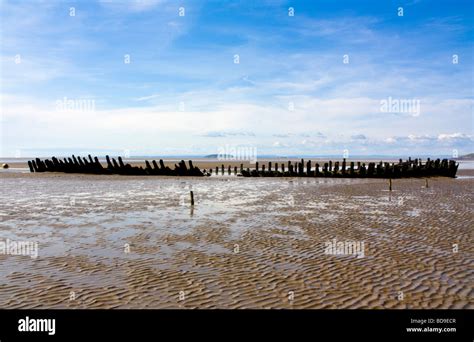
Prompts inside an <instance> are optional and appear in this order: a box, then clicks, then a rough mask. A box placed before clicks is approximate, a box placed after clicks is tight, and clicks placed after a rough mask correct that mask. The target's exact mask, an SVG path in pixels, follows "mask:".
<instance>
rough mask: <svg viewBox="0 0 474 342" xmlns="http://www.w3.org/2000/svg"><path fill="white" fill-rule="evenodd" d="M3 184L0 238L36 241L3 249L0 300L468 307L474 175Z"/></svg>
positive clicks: (66, 179) (76, 178)
mask: <svg viewBox="0 0 474 342" xmlns="http://www.w3.org/2000/svg"><path fill="white" fill-rule="evenodd" d="M0 183H1V189H2V192H1V210H0V215H1V216H0V217H1V223H0V240H5V239H7V238H8V239H11V240H21V241H24V240H26V241H37V242H38V244H39V257H38V258H36V259H33V258H30V257H28V256H15V255H0V308H474V305H473V303H474V300H473V294H474V292H473V290H472V288H473V284H474V271H473V269H474V268H473V263H474V262H473V261H474V247H473V246H474V244H473V242H474V241H473V240H474V236H473V232H472V229H473V221H474V220H473V216H474V215H473V212H474V210H473V203H474V193H473V190H472V189H473V185H474V179H473V178H459V179H443V178H438V179H430V180H429V187H428V188H425V187H424V185H425V180H424V179H404V180H395V181H393V189H394V191H392V192H391V193H389V192H388V191H387V189H388V185H387V181H386V180H367V179H366V180H349V179H330V180H329V179H327V180H325V179H286V178H278V179H274V178H265V179H263V178H248V179H242V178H237V177H222V176H218V177H211V178H167V177H123V176H91V175H67V174H29V173H27V174H19V173H14V172H13V173H2V174H0ZM190 190H193V191H194V194H195V201H196V204H195V206H194V209H192V208H191V206H190V203H189V191H190ZM332 239H337V240H338V241H360V242H364V245H365V256H364V257H362V258H356V257H355V256H352V255H327V254H325V253H324V251H325V242H327V241H330V240H332ZM453 244H457V245H458V252H457V253H456V252H454V251H453ZM127 246H129V249H130V250H129V251H128V250H127ZM401 294H402V295H403V298H402V297H401Z"/></svg>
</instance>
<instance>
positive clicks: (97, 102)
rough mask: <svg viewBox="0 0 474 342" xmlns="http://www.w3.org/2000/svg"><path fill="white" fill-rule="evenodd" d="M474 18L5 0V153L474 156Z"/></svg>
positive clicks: (377, 8) (275, 5) (318, 8)
mask: <svg viewBox="0 0 474 342" xmlns="http://www.w3.org/2000/svg"><path fill="white" fill-rule="evenodd" d="M72 7H73V8H74V11H75V13H74V14H75V15H74V16H71V15H70V14H71V8H72ZM290 7H291V8H293V10H294V15H293V16H290V15H289V8H290ZM400 7H402V9H403V16H399V13H400V9H399V8H400ZM180 8H181V14H183V12H182V10H183V9H184V16H180ZM473 12H474V11H473V4H472V1H426V0H425V1H423V0H419V1H416V0H410V1H360V0H358V1H333V0H327V1H324V0H319V1H276V0H275V1H243V0H241V1H200V0H195V1H165V0H161V1H151V0H149V1H146V0H142V1H89V0H88V1H77V2H74V1H53V0H51V1H5V0H1V1H0V23H1V24H0V25H1V81H2V82H1V96H2V97H1V108H2V117H1V134H2V137H1V150H0V156H3V157H8V156H25V157H26V156H32V155H50V154H53V153H54V154H68V153H70V152H74V153H77V152H82V153H87V152H91V153H96V154H101V153H106V152H107V153H115V154H121V153H122V152H123V151H126V150H128V151H130V154H131V155H146V154H151V155H176V154H212V153H217V151H218V150H219V149H220V148H222V147H225V146H233V147H235V146H237V147H238V146H250V147H254V148H257V150H258V153H259V154H279V155H288V154H291V155H294V154H306V155H308V154H312V155H324V154H336V155H337V154H342V153H343V151H344V150H348V152H349V155H373V154H387V155H409V154H410V155H416V154H418V155H421V154H423V155H426V154H432V155H438V154H446V155H451V154H452V153H453V152H452V151H453V150H457V151H458V153H459V154H464V153H470V152H473V151H474V149H473V145H474V144H473V142H474V133H473V122H474V119H473V109H472V108H473V103H474V101H473V63H474V56H473V40H474V35H473V32H474V31H473V27H474V25H473V19H474V18H473ZM126 55H127V56H129V58H130V63H125V61H126V58H128V57H127V56H126ZM453 55H456V57H453ZM455 58H457V63H453V61H454V59H455ZM237 59H238V63H236V61H237ZM345 62H346V63H345ZM384 101H385V103H386V102H388V101H391V103H397V102H398V103H402V102H403V103H405V104H407V103H408V105H407V106H408V107H404V108H405V109H401V107H399V108H397V107H393V106H392V107H390V108H389V110H383V109H382V103H384ZM84 103H87V106H86V107H84V105H83V104H84ZM81 105H82V107H81Z"/></svg>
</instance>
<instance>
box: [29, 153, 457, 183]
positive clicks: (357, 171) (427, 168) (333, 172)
mask: <svg viewBox="0 0 474 342" xmlns="http://www.w3.org/2000/svg"><path fill="white" fill-rule="evenodd" d="M117 159H118V162H117V160H115V158H112V160H111V159H110V157H109V156H106V161H107V166H106V167H104V166H103V165H102V164H101V163H100V162H99V159H98V158H97V157H94V158H92V157H91V155H88V158H85V157H76V156H74V155H73V156H72V157H71V158H63V159H58V158H56V157H52V158H51V159H45V160H41V159H40V158H36V159H34V160H30V161H28V166H29V168H30V171H31V172H65V173H89V174H100V175H111V174H117V175H140V176H142V175H143V176H147V175H149V176H152V175H156V176H197V177H202V176H210V175H212V173H213V172H212V168H211V169H209V171H207V170H206V169H204V170H202V171H201V170H200V169H199V168H198V167H196V166H194V165H193V162H192V160H190V161H189V162H188V166H186V163H185V162H184V160H182V161H180V162H179V163H178V164H175V165H174V169H172V168H170V167H168V166H165V164H164V162H163V160H162V159H160V160H159V163H157V162H156V161H155V160H152V162H151V163H150V162H149V161H148V160H145V165H146V166H145V168H143V167H141V166H132V165H130V164H125V163H124V162H123V160H122V158H121V157H118V158H117ZM285 164H286V163H274V164H272V162H271V161H269V162H268V167H266V165H265V164H263V165H261V168H260V165H259V163H258V162H256V163H255V168H254V169H250V168H246V169H244V167H243V164H241V165H240V170H237V167H236V166H235V167H234V170H233V171H234V175H238V176H243V177H342V178H410V177H438V176H439V177H456V172H457V170H458V166H459V164H458V163H456V162H455V161H454V160H448V159H443V160H440V159H436V160H431V159H430V158H428V159H427V160H426V162H424V163H423V162H422V161H421V159H413V160H412V159H411V158H408V160H406V161H403V160H402V159H400V160H399V162H398V163H389V162H382V161H381V162H379V163H374V162H369V163H367V164H366V163H363V162H354V161H351V162H350V163H347V161H346V159H343V161H342V163H340V162H339V161H336V162H334V163H333V162H332V161H329V162H326V163H324V164H322V165H319V164H318V163H315V164H314V165H313V163H312V162H311V160H308V161H307V162H306V163H305V161H304V159H301V162H297V163H292V162H291V161H288V163H287V167H285ZM225 171H226V169H225V167H224V165H222V166H221V174H222V175H224V174H225V173H226V172H225ZM215 174H219V167H216V169H215ZM227 174H228V175H231V174H232V168H231V166H230V165H229V166H228V168H227Z"/></svg>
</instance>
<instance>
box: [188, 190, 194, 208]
mask: <svg viewBox="0 0 474 342" xmlns="http://www.w3.org/2000/svg"><path fill="white" fill-rule="evenodd" d="M189 194H190V195H191V205H194V193H193V192H192V191H191V192H190V193H189Z"/></svg>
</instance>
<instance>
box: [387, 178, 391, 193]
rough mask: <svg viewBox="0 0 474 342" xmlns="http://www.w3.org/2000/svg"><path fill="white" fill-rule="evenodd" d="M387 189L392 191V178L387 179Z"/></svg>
mask: <svg viewBox="0 0 474 342" xmlns="http://www.w3.org/2000/svg"><path fill="white" fill-rule="evenodd" d="M388 190H389V191H392V178H389V179H388Z"/></svg>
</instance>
